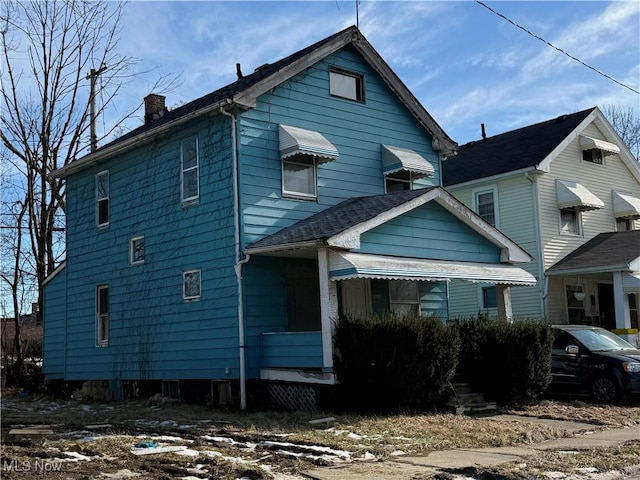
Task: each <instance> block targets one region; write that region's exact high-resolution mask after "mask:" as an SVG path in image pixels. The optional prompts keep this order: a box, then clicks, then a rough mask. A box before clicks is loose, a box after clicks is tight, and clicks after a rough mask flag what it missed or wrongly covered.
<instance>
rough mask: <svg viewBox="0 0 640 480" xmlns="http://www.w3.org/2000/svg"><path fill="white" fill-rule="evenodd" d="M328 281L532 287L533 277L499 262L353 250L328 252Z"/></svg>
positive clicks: (520, 269)
mask: <svg viewBox="0 0 640 480" xmlns="http://www.w3.org/2000/svg"><path fill="white" fill-rule="evenodd" d="M329 277H330V279H331V280H348V279H350V278H386V279H393V280H418V281H431V282H436V281H450V280H466V281H469V282H474V283H501V284H506V285H525V286H533V285H535V284H536V278H535V277H534V276H533V275H531V274H530V273H529V272H527V271H525V270H523V269H522V268H519V267H515V266H513V265H507V264H501V263H490V264H487V263H472V262H451V261H444V260H426V259H420V258H400V257H390V256H385V255H370V254H365V253H354V252H336V251H333V252H331V254H330V256H329Z"/></svg>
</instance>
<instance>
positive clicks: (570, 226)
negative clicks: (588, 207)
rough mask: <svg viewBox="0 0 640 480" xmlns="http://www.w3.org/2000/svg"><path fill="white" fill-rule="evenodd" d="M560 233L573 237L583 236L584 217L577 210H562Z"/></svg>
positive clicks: (573, 208) (572, 208)
mask: <svg viewBox="0 0 640 480" xmlns="http://www.w3.org/2000/svg"><path fill="white" fill-rule="evenodd" d="M560 232H561V233H569V234H573V235H581V234H582V216H581V214H580V211H579V210H578V209H577V208H575V207H571V208H562V209H560Z"/></svg>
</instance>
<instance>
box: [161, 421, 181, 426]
mask: <svg viewBox="0 0 640 480" xmlns="http://www.w3.org/2000/svg"><path fill="white" fill-rule="evenodd" d="M160 426H161V427H177V426H178V422H176V421H174V420H164V421H162V422H160Z"/></svg>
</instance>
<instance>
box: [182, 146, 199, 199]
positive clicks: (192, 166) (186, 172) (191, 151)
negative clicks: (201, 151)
mask: <svg viewBox="0 0 640 480" xmlns="http://www.w3.org/2000/svg"><path fill="white" fill-rule="evenodd" d="M180 154H181V163H182V172H181V177H180V179H181V182H180V183H181V198H182V201H183V202H189V201H192V200H196V199H197V198H198V196H199V194H200V179H199V162H198V139H197V137H190V138H187V139H185V140H183V141H182V142H181V143H180Z"/></svg>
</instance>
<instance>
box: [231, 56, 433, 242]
mask: <svg viewBox="0 0 640 480" xmlns="http://www.w3.org/2000/svg"><path fill="white" fill-rule="evenodd" d="M330 66H337V67H340V68H343V69H346V70H349V71H353V72H356V73H360V74H363V75H364V76H365V88H366V94H365V96H366V102H365V103H359V102H352V101H349V100H344V99H341V98H336V97H331V96H329V67H330ZM239 124H240V127H239V131H240V139H241V141H240V147H239V148H240V176H241V187H240V188H241V193H242V213H243V224H244V244H245V245H247V244H250V243H252V242H255V241H257V240H259V239H260V238H262V237H263V236H265V235H270V234H272V233H275V232H277V231H279V230H280V229H282V228H285V227H288V226H290V225H292V224H294V223H295V222H297V221H299V220H302V219H304V218H306V217H308V216H310V215H313V214H315V213H317V212H319V211H322V210H324V209H325V208H327V207H328V206H331V205H335V204H337V203H339V202H341V201H342V200H345V199H347V198H350V197H353V196H365V195H374V194H380V193H384V175H383V173H382V158H381V144H388V145H395V146H399V147H404V148H410V149H412V150H415V151H417V152H418V153H420V154H421V155H422V156H423V157H425V158H426V159H427V160H428V161H429V162H430V163H431V164H432V165H434V167H435V169H436V172H435V175H434V176H433V177H430V178H426V179H423V180H421V181H420V182H418V183H419V184H421V185H422V186H432V185H439V184H440V170H439V160H438V155H437V153H436V152H434V151H433V149H432V147H431V141H432V138H431V136H430V135H428V134H427V132H426V131H425V130H424V128H423V127H422V126H421V125H419V124H418V122H417V121H416V120H415V118H414V117H413V116H411V115H410V114H409V113H408V112H407V111H406V109H405V107H404V106H403V105H401V103H400V102H399V101H398V99H397V97H395V95H394V94H393V93H392V92H390V91H389V89H388V88H387V86H386V84H384V82H383V81H382V79H381V78H380V77H379V76H378V75H377V74H376V73H375V72H374V71H373V70H372V69H371V68H370V67H369V66H368V65H366V64H364V63H363V62H362V60H361V58H360V56H359V55H358V54H357V53H356V52H355V51H353V50H352V49H348V48H347V49H344V50H341V51H339V52H336V53H334V54H333V55H331V56H329V57H327V58H326V59H324V60H322V61H320V62H318V63H317V64H316V65H314V66H312V67H310V68H309V69H307V70H305V71H304V72H302V73H300V74H299V75H297V76H295V77H293V78H292V79H290V80H289V81H287V82H285V83H283V84H281V85H279V86H278V87H276V88H275V89H274V90H273V92H272V93H270V94H268V95H263V96H262V97H260V98H259V99H258V104H257V107H256V108H255V109H252V110H250V111H248V112H245V113H243V114H242V115H241V118H240V122H239ZM279 124H283V125H292V126H296V127H301V128H306V129H309V130H315V131H319V132H320V133H322V134H323V135H324V136H325V137H326V138H327V139H328V140H329V141H330V142H331V143H333V145H334V146H335V147H336V148H337V149H338V152H339V158H338V159H337V160H335V161H332V162H327V163H323V164H321V165H320V166H319V167H318V198H317V201H300V200H291V199H287V198H282V193H281V160H280V154H279V144H278V125H279Z"/></svg>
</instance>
